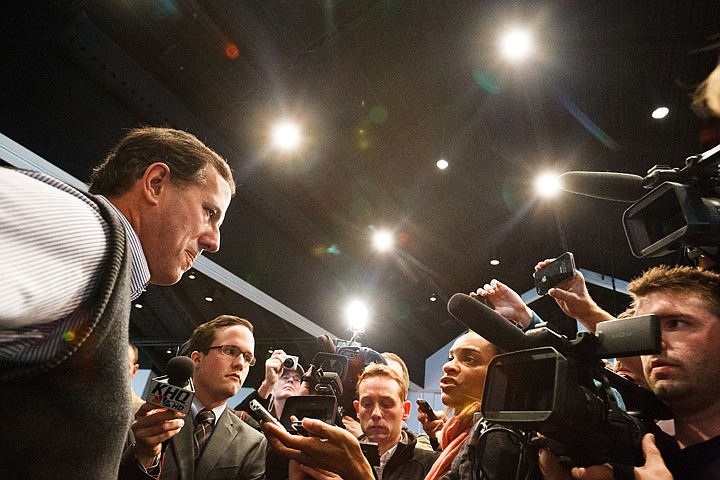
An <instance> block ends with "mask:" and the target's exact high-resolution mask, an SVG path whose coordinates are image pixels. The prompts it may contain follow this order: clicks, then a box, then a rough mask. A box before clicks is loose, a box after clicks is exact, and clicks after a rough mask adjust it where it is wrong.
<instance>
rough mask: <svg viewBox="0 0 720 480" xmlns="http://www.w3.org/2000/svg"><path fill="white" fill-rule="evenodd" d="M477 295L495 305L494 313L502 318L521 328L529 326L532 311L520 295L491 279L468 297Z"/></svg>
mask: <svg viewBox="0 0 720 480" xmlns="http://www.w3.org/2000/svg"><path fill="white" fill-rule="evenodd" d="M475 295H478V296H480V297H485V298H487V299H488V300H490V301H491V302H492V303H493V305H495V311H496V312H497V313H499V314H500V315H502V316H503V317H505V318H507V319H509V320H512V321H513V322H515V323H517V324H518V325H520V326H521V327H523V328H526V327H527V326H528V325H530V320H531V319H532V310H530V307H528V306H527V305H525V302H523V300H522V298H520V295H518V293H517V292H516V291H515V290H513V289H512V288H510V287H508V286H507V285H505V284H504V283H502V282H501V281H499V280H496V279H492V280H491V281H490V283H486V284H485V285H484V286H483V287H481V288H478V289H477V292H476V293H471V294H470V296H471V297H472V296H475Z"/></svg>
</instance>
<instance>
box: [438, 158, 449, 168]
mask: <svg viewBox="0 0 720 480" xmlns="http://www.w3.org/2000/svg"><path fill="white" fill-rule="evenodd" d="M435 165H437V167H438V168H439V169H440V170H445V169H446V168H447V167H448V162H447V160H445V159H444V158H441V159H440V160H438V161H437V163H436V164H435Z"/></svg>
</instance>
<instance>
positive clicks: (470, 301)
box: [447, 293, 532, 352]
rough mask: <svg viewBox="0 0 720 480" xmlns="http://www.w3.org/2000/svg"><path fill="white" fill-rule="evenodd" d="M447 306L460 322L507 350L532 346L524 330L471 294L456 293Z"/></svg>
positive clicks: (512, 350) (511, 350)
mask: <svg viewBox="0 0 720 480" xmlns="http://www.w3.org/2000/svg"><path fill="white" fill-rule="evenodd" d="M447 308H448V312H450V314H451V315H452V316H453V317H455V318H456V319H457V320H458V321H459V322H460V323H462V324H463V325H465V326H466V327H467V328H469V329H470V330H472V331H474V332H475V333H477V334H478V335H480V336H482V337H483V338H485V339H486V340H487V341H489V342H490V343H492V344H493V345H496V346H497V347H499V348H500V349H502V350H504V351H506V352H514V351H516V350H525V349H528V348H531V347H532V345H531V344H530V342H529V340H528V338H527V337H526V336H525V334H524V333H523V332H522V330H520V329H519V328H517V327H516V326H515V325H513V324H512V323H510V321H509V320H508V319H506V318H505V317H503V316H502V315H500V314H499V313H497V312H496V311H495V310H493V309H491V308H489V307H487V306H486V305H484V304H483V303H481V302H478V301H477V300H475V299H474V298H472V297H471V296H469V295H465V294H464V293H456V294H455V295H453V296H452V297H450V301H449V302H448V307H447Z"/></svg>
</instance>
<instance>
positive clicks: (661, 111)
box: [652, 107, 670, 120]
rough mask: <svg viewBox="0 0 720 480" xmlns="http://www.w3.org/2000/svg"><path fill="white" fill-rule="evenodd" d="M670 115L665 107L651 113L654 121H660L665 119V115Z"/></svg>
mask: <svg viewBox="0 0 720 480" xmlns="http://www.w3.org/2000/svg"><path fill="white" fill-rule="evenodd" d="M668 113H670V109H669V108H667V107H658V108H656V109H655V110H654V111H653V112H652V118H654V119H656V120H660V119H661V118H665V117H667V114H668Z"/></svg>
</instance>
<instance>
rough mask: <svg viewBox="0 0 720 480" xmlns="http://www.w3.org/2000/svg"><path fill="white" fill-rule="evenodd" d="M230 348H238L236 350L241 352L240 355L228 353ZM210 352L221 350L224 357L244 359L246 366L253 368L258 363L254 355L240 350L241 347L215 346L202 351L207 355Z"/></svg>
mask: <svg viewBox="0 0 720 480" xmlns="http://www.w3.org/2000/svg"><path fill="white" fill-rule="evenodd" d="M228 348H233V349H235V348H236V349H238V350H240V353H238V354H237V355H233V354H231V353H228V352H227V351H226V350H228ZM208 350H220V353H222V354H223V355H225V356H227V357H230V358H238V357H242V362H243V363H245V364H246V365H248V366H249V367H252V366H253V365H255V363H256V362H257V358H255V355H253V354H252V353H251V352H243V351H242V350H241V349H240V347H238V346H237V345H215V346H212V347H207V348H203V349H202V350H200V351H201V352H203V353H207V352H208ZM248 355H249V356H250V360H248Z"/></svg>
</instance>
